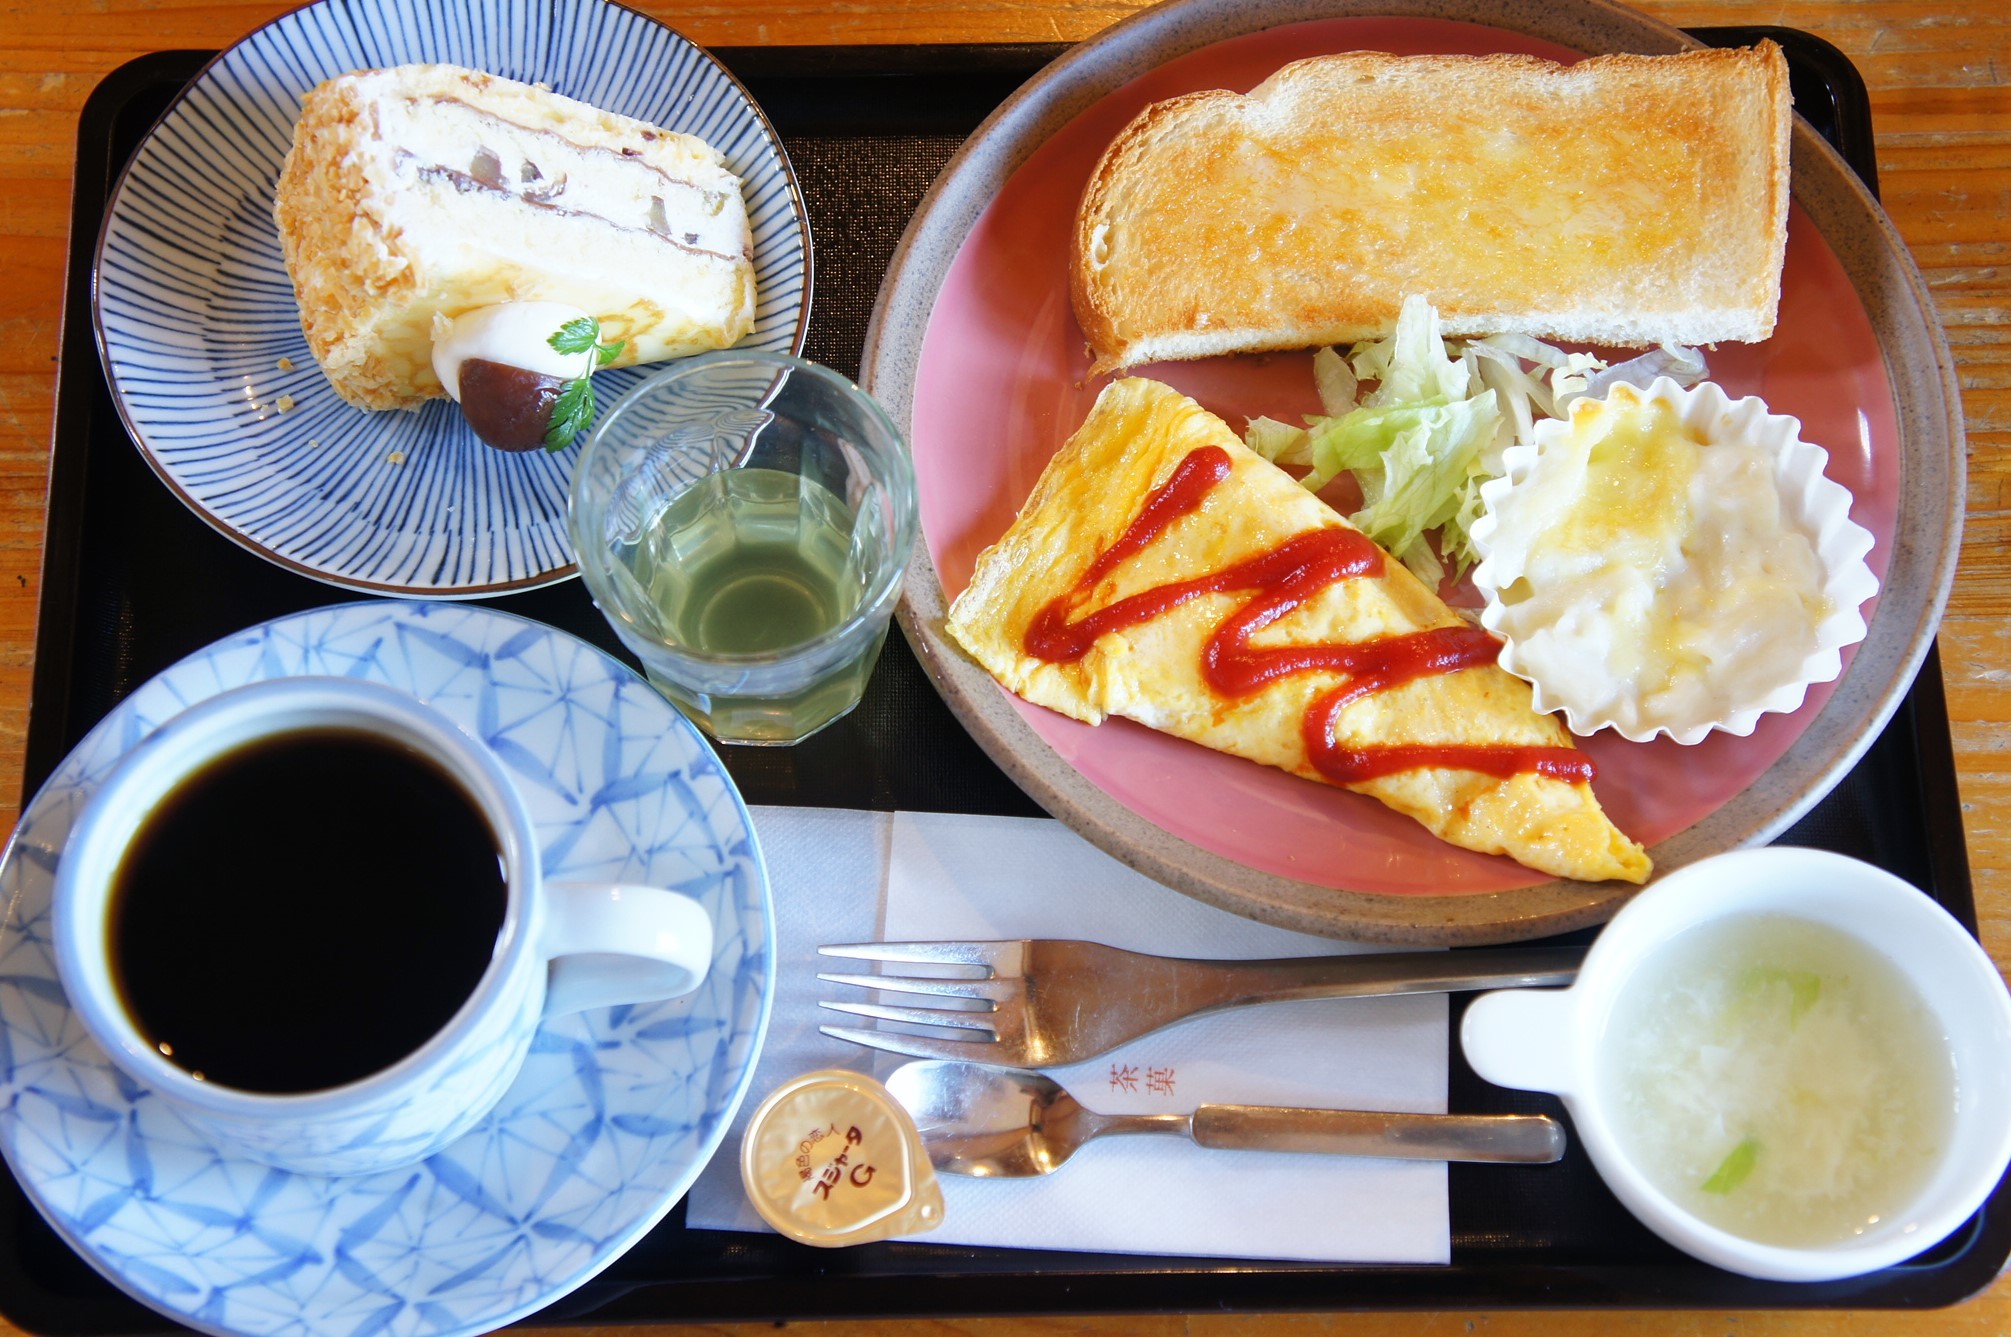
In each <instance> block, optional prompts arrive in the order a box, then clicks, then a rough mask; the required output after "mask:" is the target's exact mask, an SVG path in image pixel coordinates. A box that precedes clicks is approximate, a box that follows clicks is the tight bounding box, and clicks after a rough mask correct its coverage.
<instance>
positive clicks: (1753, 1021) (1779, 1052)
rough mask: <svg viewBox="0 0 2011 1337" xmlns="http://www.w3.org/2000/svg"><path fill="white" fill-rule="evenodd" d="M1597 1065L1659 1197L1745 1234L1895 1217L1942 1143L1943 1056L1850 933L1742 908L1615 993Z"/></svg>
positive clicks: (1832, 1237)
mask: <svg viewBox="0 0 2011 1337" xmlns="http://www.w3.org/2000/svg"><path fill="white" fill-rule="evenodd" d="M1603 1044H1604V1046H1605V1054H1604V1056H1603V1057H1604V1059H1605V1061H1604V1062H1602V1064H1601V1065H1600V1067H1601V1071H1602V1073H1603V1074H1604V1080H1605V1082H1606V1083H1607V1084H1608V1091H1607V1095H1608V1097H1609V1100H1608V1105H1609V1108H1611V1109H1612V1110H1613V1111H1614V1126H1615V1132H1616V1134H1617V1136H1618V1137H1619V1138H1620V1140H1621V1141H1622V1143H1623V1144H1624V1145H1625V1147H1626V1148H1627V1151H1628V1154H1629V1156H1630V1158H1631V1159H1632V1160H1633V1161H1634V1163H1635V1164H1636V1165H1638V1166H1639V1167H1640V1168H1641V1170H1642V1172H1643V1173H1644V1174H1646V1175H1647V1176H1648V1178H1649V1179H1650V1180H1651V1181H1652V1182H1653V1183H1654V1184H1655V1185H1656V1187H1658V1188H1660V1189H1661V1190H1662V1191H1663V1192H1664V1193H1666V1194H1668V1195H1669V1196H1670V1197H1671V1198H1673V1199H1675V1201H1676V1202H1677V1203H1678V1204H1679V1205H1680V1206H1682V1207H1683V1208H1684V1209H1686V1210H1688V1211H1690V1212H1693V1213H1695V1214H1696V1215H1697V1216H1698V1217H1700V1218H1701V1219H1703V1220H1705V1221H1707V1222H1709V1223H1711V1224H1712V1225H1715V1226H1717V1227H1719V1228H1720V1229H1723V1230H1726V1231H1729V1232H1731V1233H1732V1234H1735V1235H1740V1236H1743V1237H1744V1238H1746V1239H1750V1240H1755V1241H1758V1242H1761V1243H1766V1244H1778V1245H1788V1246H1797V1247H1806V1246H1810V1245H1821V1244H1831V1243H1837V1242H1840V1241H1843V1240H1846V1239H1848V1238H1850V1237H1851V1236H1853V1235H1858V1234H1862V1233H1863V1232H1864V1231H1866V1230H1867V1229H1870V1228H1871V1227H1872V1226H1874V1225H1876V1224H1878V1223H1879V1222H1881V1221H1884V1220H1888V1219H1890V1218H1891V1217H1892V1215H1893V1214H1895V1213H1899V1212H1903V1211H1905V1210H1906V1209H1907V1207H1908V1206H1909V1205H1910V1204H1911V1202H1912V1201H1913V1200H1914V1199H1915V1198H1916V1197H1917V1196H1918V1194H1919V1191H1920V1190H1921V1189H1922V1188H1923V1187H1925V1185H1926V1183H1927V1181H1928V1179H1929V1177H1930V1176H1931V1175H1932V1174H1933V1171H1934V1168H1935V1166H1936V1165H1937V1164H1938V1163H1939V1161H1940V1158H1941V1155H1942V1152H1943V1150H1944V1148H1945V1146H1946V1144H1947V1140H1948V1135H1949V1131H1950V1128H1951V1126H1952V1123H1953V1116H1954V1111H1955V1103H1956V1098H1957V1092H1956V1086H1955V1064H1954V1057H1953V1054H1952V1053H1951V1051H1950V1048H1949V1044H1948V1041H1947V1039H1946V1037H1945V1036H1944V1035H1943V1034H1942V1031H1941V1028H1940V1026H1939V1025H1938V1024H1937V1022H1936V1021H1935V1018H1934V1016H1933V1014H1932V1012H1930V1011H1929V1009H1928V1007H1927V1005H1926V1003H1925V1002H1924V1001H1923V1000H1922V999H1921V998H1920V997H1919V996H1918V994H1917V993H1916V992H1915V991H1914V989H1913V988H1912V986H1911V985H1909V984H1908V983H1907V981H1906V979H1905V977H1904V976H1902V975H1901V974H1900V972H1899V970H1898V968H1897V967H1895V966H1893V965H1892V964H1891V963H1890V962H1889V961H1887V960H1886V959H1885V957H1883V956H1882V955H1880V954H1879V953H1878V952H1877V951H1876V950H1875V949H1873V948H1872V947H1870V946H1869V945H1867V944H1866V943H1864V942H1862V941H1860V940H1859V939H1857V938H1855V937H1853V936H1851V935H1849V934H1847V933H1844V932H1842V931H1840V930H1838V929H1835V928H1831V927H1830V926H1828V925H1826V924H1820V923H1816V922H1814V921H1811V920H1804V919H1795V918H1789V917H1785V916H1779V915H1746V916H1737V917H1734V918H1731V919H1727V920H1723V921H1719V922H1716V923H1713V924H1707V925H1703V926H1701V927H1699V928H1696V929H1692V930H1690V931H1689V932H1687V933H1684V934H1682V935H1681V936H1679V937H1678V938H1676V939H1675V940H1674V941H1673V942H1672V943H1670V944H1669V946H1668V947H1667V948H1665V949H1663V950H1661V951H1658V952H1657V953H1656V954H1655V956H1654V958H1653V959H1652V960H1651V961H1649V962H1648V963H1646V964H1645V965H1643V966H1642V967H1641V969H1640V970H1639V971H1638V972H1636V974H1635V975H1634V977H1633V978H1631V979H1630V980H1628V981H1627V982H1626V984H1625V985H1624V986H1623V987H1622V989H1621V993H1620V997H1619V998H1618V1000H1617V1001H1616V1003H1615V1006H1614V1010H1613V1013H1612V1016H1611V1018H1610V1020H1609V1022H1608V1029H1607V1032H1606V1035H1605V1037H1604V1040H1603Z"/></svg>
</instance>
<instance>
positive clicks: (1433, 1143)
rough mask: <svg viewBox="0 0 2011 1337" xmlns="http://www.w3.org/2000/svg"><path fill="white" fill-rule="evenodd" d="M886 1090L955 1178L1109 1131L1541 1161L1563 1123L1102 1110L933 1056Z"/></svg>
mask: <svg viewBox="0 0 2011 1337" xmlns="http://www.w3.org/2000/svg"><path fill="white" fill-rule="evenodd" d="M887 1089H888V1090H889V1091H892V1092H893V1093H894V1098H895V1099H896V1100H898V1101H900V1102H901V1104H902V1106H903V1107H904V1108H905V1109H906V1110H907V1111H908V1113H909V1114H911V1115H912V1116H914V1120H915V1123H916V1126H917V1127H919V1128H920V1129H921V1133H922V1142H923V1144H924V1145H926V1146H927V1147H928V1149H929V1159H930V1160H931V1161H932V1162H933V1163H934V1164H935V1167H936V1168H937V1169H938V1170H943V1171H946V1172H948V1173H950V1174H960V1175H979V1176H984V1177H989V1178H996V1179H1026V1178H1030V1177H1031V1176H1034V1175H1044V1174H1051V1173H1052V1172H1054V1171H1055V1170H1057V1169H1059V1168H1061V1164H1062V1162H1064V1161H1066V1160H1067V1159H1068V1158H1069V1157H1070V1156H1073V1155H1074V1154H1075V1152H1076V1149H1077V1148H1078V1147H1080V1146H1082V1144H1083V1143H1085V1142H1087V1141H1089V1140H1090V1139H1091V1138H1094V1137H1102V1136H1103V1135H1104V1134H1106V1133H1172V1134H1175V1135H1177V1136H1181V1137H1190V1138H1192V1139H1193V1140H1194V1141H1195V1142H1197V1143H1199V1144H1200V1145H1201V1146H1204V1147H1220V1148H1236V1149H1241V1150H1251V1151H1318V1152H1328V1153H1331V1154H1334V1155H1339V1156H1384V1157H1397V1158H1400V1159H1403V1160H1425V1161H1510V1162H1519V1163H1524V1164H1542V1163H1546V1162H1549V1161H1554V1160H1557V1159H1558V1158H1559V1157H1561V1156H1563V1155H1564V1129H1563V1127H1562V1126H1561V1125H1560V1124H1558V1123H1557V1121H1556V1120H1554V1119H1550V1118H1547V1117H1545V1116H1543V1115H1540V1114H1529V1115H1524V1114H1397V1113H1386V1112H1378V1111H1372V1110H1314V1109H1285V1108H1270V1107H1265V1106H1261V1105H1203V1106H1201V1107H1200V1108H1199V1109H1197V1110H1195V1111H1194V1113H1192V1114H1098V1113H1096V1112H1095V1111H1094V1110H1090V1109H1085V1108H1083V1106H1082V1105H1081V1103H1080V1102H1078V1101H1077V1100H1076V1098H1075V1097H1074V1096H1072V1095H1070V1094H1069V1093H1068V1092H1067V1091H1066V1090H1064V1089H1063V1088H1062V1086H1061V1085H1060V1084H1059V1083H1057V1082H1054V1081H1052V1080H1050V1079H1048V1078H1046V1077H1043V1076H1041V1075H1040V1074H1039V1073H1037V1072H1026V1071H1023V1070H1021V1069H1018V1068H992V1067H986V1066H984V1065H982V1064H977V1063H952V1062H944V1061H941V1060H935V1059H928V1060H923V1061H921V1062H916V1063H904V1064H902V1065H901V1066H900V1067H898V1068H896V1069H895V1070H894V1072H893V1075H892V1076H890V1077H888V1079H887Z"/></svg>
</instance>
